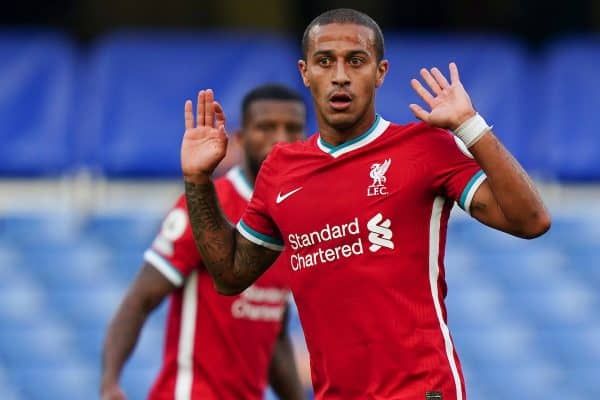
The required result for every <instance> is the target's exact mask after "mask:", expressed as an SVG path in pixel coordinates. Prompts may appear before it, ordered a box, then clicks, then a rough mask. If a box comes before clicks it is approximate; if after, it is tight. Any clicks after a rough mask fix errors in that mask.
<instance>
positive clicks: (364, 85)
mask: <svg viewBox="0 0 600 400" xmlns="http://www.w3.org/2000/svg"><path fill="white" fill-rule="evenodd" d="M298 67H299V68H300V73H301V74H302V79H303V81H304V84H305V85H306V86H307V87H309V88H310V91H311V93H312V97H313V100H314V103H315V109H316V112H317V114H318V116H319V117H320V119H321V120H322V122H324V123H326V124H327V125H329V126H331V127H333V128H335V129H338V130H343V129H347V128H350V127H352V126H354V125H355V124H356V123H358V122H359V120H360V119H361V118H362V117H363V116H364V115H366V113H367V111H369V109H372V110H373V111H374V107H375V89H376V88H377V87H379V86H380V85H381V84H382V83H383V79H384V77H385V74H386V72H387V68H388V62H387V61H386V60H382V61H379V62H377V55H376V51H375V33H374V32H373V31H372V30H371V29H370V28H368V27H366V26H362V25H355V24H328V25H322V26H321V25H317V26H315V27H314V28H312V29H311V31H310V33H309V44H308V49H307V54H306V60H300V61H299V62H298Z"/></svg>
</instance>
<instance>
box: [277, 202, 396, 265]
mask: <svg viewBox="0 0 600 400" xmlns="http://www.w3.org/2000/svg"><path fill="white" fill-rule="evenodd" d="M363 224H364V223H363ZM391 225H392V222H391V221H390V220H389V219H384V217H383V215H382V214H381V213H378V214H376V215H375V216H374V217H372V218H371V219H369V220H368V222H367V223H366V228H367V231H368V232H369V235H368V239H369V242H370V243H371V245H370V246H369V250H370V251H371V252H373V253H374V252H377V251H379V250H380V249H381V248H384V247H385V248H388V249H394V243H393V242H392V240H391V239H392V236H393V234H392V231H391V229H390V227H391ZM363 227H364V225H363ZM360 235H361V223H360V222H359V219H358V217H355V218H353V219H352V220H350V221H348V222H346V223H342V224H339V225H331V224H326V225H325V226H324V227H323V228H322V229H318V230H315V231H312V232H308V233H300V234H299V233H291V234H289V235H288V243H289V248H290V249H291V256H290V266H291V268H292V270H293V271H295V272H296V271H300V270H302V269H306V268H311V267H314V266H316V265H318V264H326V263H331V262H335V261H337V260H341V259H344V258H350V257H354V256H357V255H361V254H364V251H365V250H364V249H365V247H364V246H363V241H362V238H361V237H360ZM332 241H335V242H337V243H338V244H337V245H336V244H330V243H329V242H332ZM340 242H341V244H339V243H340Z"/></svg>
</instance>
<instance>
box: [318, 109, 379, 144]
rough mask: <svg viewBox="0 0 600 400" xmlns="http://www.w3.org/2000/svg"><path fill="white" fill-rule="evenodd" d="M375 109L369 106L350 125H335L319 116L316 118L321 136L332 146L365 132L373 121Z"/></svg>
mask: <svg viewBox="0 0 600 400" xmlns="http://www.w3.org/2000/svg"><path fill="white" fill-rule="evenodd" d="M375 118H376V114H375V109H374V108H371V109H369V110H367V112H366V113H365V114H364V115H363V116H362V117H360V118H359V119H358V121H356V122H355V123H354V124H353V125H351V126H342V127H336V126H332V125H331V124H329V123H327V122H326V121H325V119H324V118H323V117H322V116H320V117H318V118H317V123H318V125H319V134H320V135H321V138H322V139H323V140H324V141H325V142H327V143H328V144H330V145H332V146H339V145H341V144H344V143H346V142H347V141H349V140H352V139H354V138H356V137H358V136H360V135H362V134H363V133H365V132H366V131H367V130H369V128H370V127H371V126H373V124H374V123H375Z"/></svg>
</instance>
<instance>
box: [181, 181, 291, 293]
mask: <svg viewBox="0 0 600 400" xmlns="http://www.w3.org/2000/svg"><path fill="white" fill-rule="evenodd" d="M185 193H186V199H187V206H188V213H189V218H190V225H191V226H192V232H193V235H194V241H195V242H196V246H197V247H198V251H200V254H201V255H202V260H203V262H204V265H205V266H206V268H207V270H208V272H209V273H210V274H211V276H212V278H213V280H214V281H215V283H216V284H217V286H220V287H221V288H224V289H226V290H229V289H231V290H232V291H234V290H240V289H244V288H246V287H248V286H249V285H250V284H251V283H252V282H254V281H255V280H256V279H257V278H258V277H259V276H260V275H261V274H262V273H263V272H264V271H265V270H266V269H267V268H268V267H269V266H270V265H271V264H272V263H273V262H274V261H275V259H276V258H277V256H278V255H279V252H276V251H272V250H269V249H267V248H264V247H262V246H258V245H256V244H254V243H252V242H250V241H249V240H247V239H245V238H243V237H242V236H241V235H239V234H238V235H236V231H235V229H234V227H233V226H232V225H231V224H230V223H229V221H227V218H225V216H224V215H223V213H222V212H221V209H220V207H219V202H218V198H217V194H216V192H215V188H214V186H213V184H212V183H208V184H204V185H196V184H194V183H190V182H185Z"/></svg>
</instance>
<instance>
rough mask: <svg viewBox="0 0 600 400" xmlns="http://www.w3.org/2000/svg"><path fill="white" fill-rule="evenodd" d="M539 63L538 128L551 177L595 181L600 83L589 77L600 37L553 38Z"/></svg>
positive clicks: (598, 56)
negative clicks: (540, 103) (540, 114)
mask: <svg viewBox="0 0 600 400" xmlns="http://www.w3.org/2000/svg"><path fill="white" fill-rule="evenodd" d="M544 65H545V71H544V74H543V76H544V80H543V83H544V84H543V85H541V86H540V91H541V94H542V96H541V97H540V100H542V101H543V107H542V108H543V109H544V110H545V112H544V115H543V117H542V118H540V121H539V123H540V126H539V131H540V132H541V133H540V134H541V135H542V136H543V137H544V140H545V143H546V146H545V149H544V151H545V153H546V157H547V158H548V160H549V162H550V163H551V168H552V170H553V171H554V173H555V174H556V175H555V177H556V178H558V179H560V180H563V181H575V182H585V181H598V180H599V179H600V145H599V142H598V137H597V134H596V132H597V130H598V123H599V119H598V108H599V107H600V84H599V83H598V80H597V79H590V77H593V76H595V74H596V73H597V71H598V70H599V69H600V38H598V37H593V38H584V37H572V38H567V39H562V40H559V41H557V42H555V43H554V44H553V45H552V46H550V47H549V48H548V51H547V54H546V62H545V63H544Z"/></svg>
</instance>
